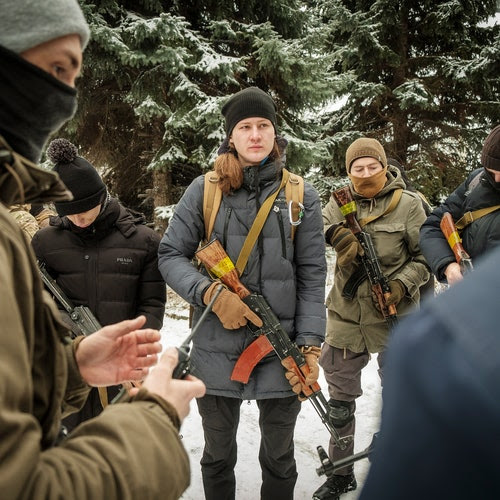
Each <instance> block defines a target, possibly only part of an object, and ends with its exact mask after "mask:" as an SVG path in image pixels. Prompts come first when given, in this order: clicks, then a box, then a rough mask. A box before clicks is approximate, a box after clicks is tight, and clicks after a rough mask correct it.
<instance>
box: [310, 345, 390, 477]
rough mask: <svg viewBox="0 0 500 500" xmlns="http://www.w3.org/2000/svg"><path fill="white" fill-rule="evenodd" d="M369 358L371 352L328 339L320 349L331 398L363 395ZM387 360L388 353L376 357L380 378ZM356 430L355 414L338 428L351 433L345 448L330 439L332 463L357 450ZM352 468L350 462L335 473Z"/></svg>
mask: <svg viewBox="0 0 500 500" xmlns="http://www.w3.org/2000/svg"><path fill="white" fill-rule="evenodd" d="M369 360H370V354H369V353H368V351H364V352H353V351H350V350H349V349H338V348H337V347H332V346H331V345H329V344H327V343H326V342H325V343H324V344H323V347H322V348H321V356H320V358H319V364H320V365H321V367H322V368H323V373H324V375H325V379H326V381H327V382H328V393H329V395H330V398H332V399H336V400H338V401H354V400H355V399H357V398H359V396H361V395H362V394H363V389H362V388H361V371H362V369H363V368H364V367H365V366H366V365H367V364H368V361H369ZM384 361H385V352H381V353H379V354H378V356H377V362H378V366H379V370H378V374H379V377H380V380H383V368H384ZM355 430H356V418H355V417H354V415H353V419H352V420H351V421H350V422H349V423H347V424H346V425H344V426H342V427H340V428H337V431H338V433H339V435H340V437H346V436H352V440H351V442H350V443H349V444H348V445H347V448H346V449H345V450H341V449H340V448H338V446H337V445H336V444H335V442H334V441H333V439H330V444H329V447H328V455H329V457H330V460H331V461H332V462H335V461H336V460H340V459H341V458H345V457H348V456H350V455H352V454H353V453H354V432H355ZM352 471H353V466H352V465H350V466H347V467H343V468H342V469H339V470H338V471H336V472H335V474H338V475H340V476H342V475H346V474H349V473H350V472H352Z"/></svg>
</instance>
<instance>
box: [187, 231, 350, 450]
mask: <svg viewBox="0 0 500 500" xmlns="http://www.w3.org/2000/svg"><path fill="white" fill-rule="evenodd" d="M196 256H197V257H198V259H199V260H200V262H201V263H202V264H204V265H205V267H206V268H207V270H208V271H209V272H210V274H212V275H213V276H215V277H216V278H218V279H220V280H221V281H222V282H223V283H224V284H225V285H226V286H227V287H228V288H229V289H231V290H232V291H233V292H235V293H237V294H238V296H239V297H240V298H241V299H242V300H243V301H244V302H245V303H246V304H247V305H248V307H249V308H250V309H251V310H252V311H254V312H255V313H256V314H257V315H258V316H259V317H260V318H261V319H262V323H263V326H262V328H257V327H255V326H254V325H252V324H251V323H248V325H247V326H248V328H249V329H250V330H251V331H252V333H253V334H254V335H255V336H256V337H257V339H256V340H254V341H253V342H252V343H251V344H250V345H249V346H248V347H247V348H246V349H245V350H244V351H243V353H242V354H241V356H240V357H239V359H238V361H237V362H236V364H235V367H234V369H233V372H232V374H231V380H236V381H239V382H242V383H247V382H248V379H249V377H250V374H251V372H252V370H253V368H254V367H255V365H257V363H258V362H259V361H260V360H261V359H262V358H263V357H264V356H266V355H267V354H269V353H270V352H271V351H272V350H274V352H275V353H276V355H277V356H278V358H279V359H280V360H281V362H282V365H283V366H284V367H285V368H286V369H287V370H288V371H292V372H294V373H295V374H296V375H297V377H298V378H299V380H300V382H301V385H302V388H303V393H302V394H303V395H304V396H305V397H306V398H307V399H308V400H309V401H311V403H312V404H313V406H314V409H315V410H316V412H317V413H318V415H319V416H320V418H321V420H322V422H323V424H324V425H325V426H326V428H327V429H328V431H329V432H330V435H331V436H332V438H333V440H334V441H335V443H336V445H337V446H338V447H339V448H340V449H342V450H344V449H345V448H346V446H347V443H348V442H349V439H350V438H341V437H340V436H339V434H338V432H337V430H336V429H335V427H334V426H333V424H332V423H331V420H330V418H329V416H328V403H327V401H326V399H325V397H324V395H323V393H322V392H321V387H320V386H319V384H318V383H317V382H315V383H314V384H312V385H309V386H308V385H306V384H305V379H306V377H307V375H308V374H309V373H310V368H309V366H308V364H307V363H306V361H305V358H304V355H303V354H302V353H301V352H300V350H299V348H298V347H297V345H296V344H295V343H294V342H292V341H291V340H290V337H289V336H288V334H287V333H286V331H285V330H284V329H283V327H282V326H281V324H280V322H279V319H278V318H277V317H276V315H275V314H274V312H273V311H272V309H271V308H270V307H269V304H268V303H267V301H266V300H265V298H264V297H263V296H262V295H258V294H255V293H251V292H250V291H249V290H248V289H247V288H246V287H245V286H244V285H243V284H242V283H241V281H240V278H239V276H238V271H237V270H236V268H235V267H234V264H233V263H232V261H231V259H230V258H229V256H228V255H227V254H226V251H225V250H224V248H222V245H221V244H220V242H219V241H217V240H212V241H211V242H210V243H208V244H207V245H205V246H203V247H202V248H200V249H199V250H198V251H197V252H196Z"/></svg>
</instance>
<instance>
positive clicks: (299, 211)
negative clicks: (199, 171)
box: [203, 168, 304, 243]
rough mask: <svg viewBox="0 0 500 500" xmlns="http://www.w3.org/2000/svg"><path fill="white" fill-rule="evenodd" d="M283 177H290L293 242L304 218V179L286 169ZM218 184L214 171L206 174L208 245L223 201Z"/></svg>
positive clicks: (288, 200)
mask: <svg viewBox="0 0 500 500" xmlns="http://www.w3.org/2000/svg"><path fill="white" fill-rule="evenodd" d="M283 175H288V180H287V182H286V184H285V198H286V204H287V206H288V209H289V213H290V224H291V225H292V228H291V230H292V241H293V239H294V237H295V230H296V229H297V226H298V225H299V224H300V222H301V220H302V217H303V216H304V205H303V201H304V179H303V178H302V177H301V176H300V175H297V174H292V173H291V172H288V170H286V169H285V168H284V169H283ZM218 182H219V176H218V175H217V174H216V173H215V172H214V171H211V172H207V173H206V174H205V187H204V191H203V220H204V221H205V241H206V242H207V243H208V241H209V239H210V236H211V234H212V231H213V229H214V224H215V217H216V216H217V212H218V211H219V208H220V204H221V201H222V191H221V190H220V188H219V184H218Z"/></svg>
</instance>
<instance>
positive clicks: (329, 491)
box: [313, 472, 358, 500]
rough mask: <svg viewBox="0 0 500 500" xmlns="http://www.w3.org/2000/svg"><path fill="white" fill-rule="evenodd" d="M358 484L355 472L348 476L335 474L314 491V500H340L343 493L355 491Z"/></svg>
mask: <svg viewBox="0 0 500 500" xmlns="http://www.w3.org/2000/svg"><path fill="white" fill-rule="evenodd" d="M357 486H358V483H357V482H356V478H355V477H354V473H353V472H351V473H350V474H347V476H338V475H335V474H334V475H333V476H331V477H329V478H328V479H327V480H326V481H325V482H324V483H323V484H322V485H321V486H320V487H319V488H318V489H317V490H316V491H315V492H314V493H313V500H338V498H339V497H340V495H342V493H347V492H348V491H353V490H355V489H356V488H357Z"/></svg>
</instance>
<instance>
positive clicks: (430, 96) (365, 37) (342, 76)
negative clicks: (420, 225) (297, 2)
mask: <svg viewBox="0 0 500 500" xmlns="http://www.w3.org/2000/svg"><path fill="white" fill-rule="evenodd" d="M495 4H496V2H495V0H487V1H482V0H481V1H474V0H448V1H435V0H432V1H431V0H403V1H401V0H376V1H373V0H356V1H353V0H324V1H320V2H318V4H317V5H316V7H317V9H318V14H319V15H320V16H321V22H322V24H323V26H324V29H323V30H322V33H323V35H324V39H323V47H324V50H325V51H326V52H328V53H331V54H333V56H334V61H333V63H332V65H331V66H330V67H329V68H328V72H329V73H330V74H331V76H332V78H333V81H334V83H333V86H332V90H333V92H334V94H336V95H337V96H338V97H341V96H344V98H345V99H346V100H345V104H344V105H342V106H341V107H340V108H339V109H336V110H334V111H332V112H331V113H328V114H326V115H325V116H323V119H322V127H323V128H324V131H325V132H324V135H323V136H322V140H323V142H325V143H326V144H328V146H327V147H328V149H329V150H330V151H332V153H333V158H334V162H333V166H332V168H331V170H330V173H331V174H334V175H335V174H337V175H338V174H341V175H342V174H343V165H344V162H343V158H344V152H345V149H346V147H347V146H348V145H349V143H350V142H352V140H354V139H355V138H357V137H359V136H361V135H364V134H367V135H369V136H371V137H375V138H377V139H379V140H380V141H381V142H382V143H383V144H384V146H386V149H387V152H388V154H389V155H390V156H393V157H395V158H396V159H397V160H399V161H400V162H401V163H402V164H403V165H405V166H406V168H407V170H408V172H409V176H410V178H411V179H412V181H413V182H414V184H415V185H416V186H417V187H418V188H419V189H420V190H422V191H423V192H424V193H425V194H426V195H427V196H428V197H430V199H431V200H432V201H433V202H438V201H439V199H440V197H442V196H443V195H445V194H447V193H448V192H449V191H451V190H453V189H454V188H455V187H456V186H457V185H458V184H459V183H460V182H461V181H462V180H463V178H464V176H465V175H466V174H467V173H468V172H470V171H471V170H472V169H474V168H476V167H477V166H478V159H479V153H480V150H481V145H482V141H483V140H484V138H485V137H486V135H487V133H488V132H489V130H490V129H491V128H493V126H494V125H495V124H497V123H498V121H499V118H500V113H499V109H500V108H499V106H500V94H499V78H498V68H499V67H500V64H499V63H500V29H499V25H498V24H497V25H496V26H491V25H490V26H488V25H486V21H487V20H488V18H490V17H491V16H493V15H494V14H495Z"/></svg>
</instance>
